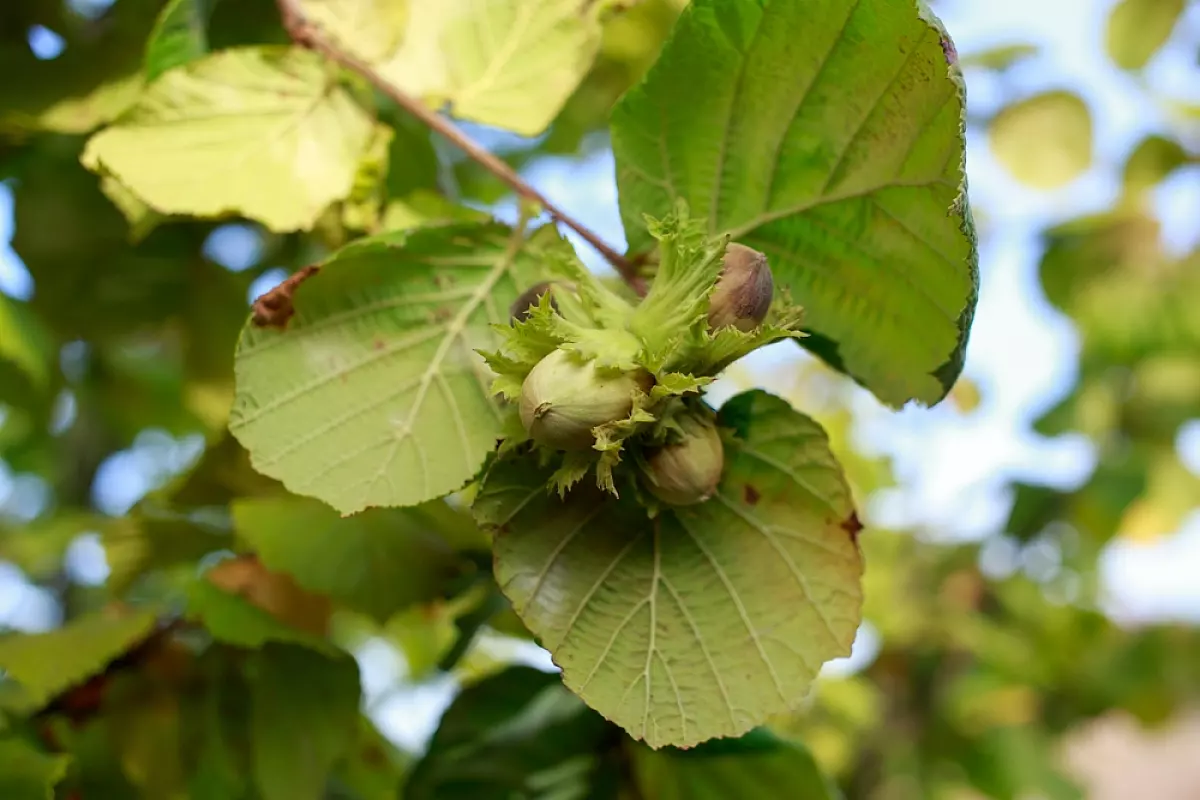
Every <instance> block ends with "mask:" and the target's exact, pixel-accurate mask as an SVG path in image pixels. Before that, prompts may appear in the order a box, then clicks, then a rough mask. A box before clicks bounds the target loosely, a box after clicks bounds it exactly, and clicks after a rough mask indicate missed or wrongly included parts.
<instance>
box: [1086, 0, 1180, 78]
mask: <svg viewBox="0 0 1200 800" xmlns="http://www.w3.org/2000/svg"><path fill="white" fill-rule="evenodd" d="M1184 4H1185V0H1120V2H1119V3H1117V4H1116V6H1114V7H1113V10H1112V12H1111V13H1110V14H1109V17H1108V25H1107V28H1106V30H1105V43H1106V44H1107V46H1108V55H1109V56H1110V57H1111V58H1112V60H1113V61H1115V62H1116V64H1117V66H1119V67H1121V68H1122V69H1141V68H1142V67H1144V66H1146V64H1147V62H1149V61H1150V59H1151V58H1153V57H1154V54H1155V53H1156V52H1158V49H1159V48H1160V47H1162V46H1163V45H1164V44H1166V41H1167V39H1169V38H1171V31H1173V30H1174V29H1175V23H1176V22H1177V21H1178V20H1179V15H1180V14H1182V13H1183V7H1184Z"/></svg>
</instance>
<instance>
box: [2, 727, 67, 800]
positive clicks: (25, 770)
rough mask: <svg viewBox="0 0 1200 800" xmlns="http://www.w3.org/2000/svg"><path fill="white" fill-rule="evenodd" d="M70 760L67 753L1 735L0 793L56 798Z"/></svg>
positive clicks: (25, 799)
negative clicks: (48, 750) (59, 752)
mask: <svg viewBox="0 0 1200 800" xmlns="http://www.w3.org/2000/svg"><path fill="white" fill-rule="evenodd" d="M69 763H70V759H69V758H68V757H67V756H63V755H57V756H52V755H49V754H47V753H43V752H41V751H39V750H35V749H34V748H33V747H31V746H30V745H28V744H26V743H25V742H23V741H21V740H19V739H0V797H3V798H4V800H53V798H54V787H55V786H56V785H57V784H58V782H59V781H61V780H62V779H63V778H64V777H66V774H67V765H68V764H69Z"/></svg>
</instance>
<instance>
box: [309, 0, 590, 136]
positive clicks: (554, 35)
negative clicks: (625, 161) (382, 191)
mask: <svg viewBox="0 0 1200 800" xmlns="http://www.w3.org/2000/svg"><path fill="white" fill-rule="evenodd" d="M302 5H303V7H304V9H305V13H306V15H307V16H308V17H309V18H310V19H311V20H313V21H314V22H316V23H318V24H319V25H320V26H321V27H322V28H324V29H325V30H327V31H329V32H330V33H331V34H332V35H333V36H335V37H336V38H337V39H338V40H339V41H340V42H341V43H342V44H343V46H345V47H347V48H349V49H350V50H351V51H353V52H355V53H357V54H358V55H360V56H361V57H362V58H365V59H367V60H368V61H370V62H372V63H373V64H374V66H375V68H376V69H377V70H378V72H379V73H380V74H381V75H382V76H383V77H384V78H385V79H386V80H387V81H388V82H390V83H392V84H394V85H395V86H396V87H398V88H399V89H402V90H403V91H405V92H407V93H409V94H412V95H415V96H417V97H419V98H421V99H423V100H424V101H425V102H426V103H428V104H429V105H431V106H433V107H435V108H436V107H440V106H442V105H444V104H449V106H450V110H451V113H453V114H454V115H455V116H457V117H460V118H462V119H469V120H473V121H475V122H482V123H485V124H488V125H494V126H496V127H500V128H506V129H508V130H511V131H515V132H517V133H520V134H524V135H526V136H533V135H536V134H538V133H541V132H542V131H544V130H545V129H546V127H547V126H548V125H549V124H550V122H551V121H552V120H553V119H554V117H555V115H556V114H557V113H558V111H559V109H561V108H562V106H563V103H565V102H566V100H567V98H568V97H570V95H571V93H572V92H573V91H574V90H575V87H576V86H578V85H579V82H580V81H581V80H582V79H583V76H584V75H586V74H587V72H588V70H589V69H590V68H591V65H592V61H593V60H594V59H595V57H596V52H597V50H598V49H599V46H600V34H601V26H600V14H601V12H602V11H603V10H604V8H605V7H606V6H608V5H609V3H607V2H590V1H588V0H489V2H486V3H480V2H477V0H438V2H412V3H405V2H390V3H389V2H383V0H304V2H303V3H302Z"/></svg>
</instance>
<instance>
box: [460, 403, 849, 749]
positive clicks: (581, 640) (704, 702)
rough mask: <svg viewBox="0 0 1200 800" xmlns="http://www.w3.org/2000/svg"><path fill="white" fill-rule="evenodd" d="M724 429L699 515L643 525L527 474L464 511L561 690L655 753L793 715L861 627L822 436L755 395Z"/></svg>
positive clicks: (837, 485)
mask: <svg viewBox="0 0 1200 800" xmlns="http://www.w3.org/2000/svg"><path fill="white" fill-rule="evenodd" d="M719 422H720V425H721V426H722V427H724V428H728V429H731V430H732V435H731V436H730V437H729V439H728V443H727V445H726V448H725V451H726V454H725V458H726V463H725V471H724V477H723V479H722V481H721V483H720V486H719V489H718V493H717V495H716V496H714V497H713V498H712V499H710V500H708V501H707V502H704V503H701V504H699V505H695V506H689V507H685V508H681V509H677V510H668V511H665V512H663V513H661V514H660V515H658V516H657V517H656V518H654V519H653V520H652V519H650V518H649V517H648V515H647V513H646V511H645V509H643V508H642V507H641V506H640V505H639V504H638V503H637V502H636V501H635V500H634V499H633V498H632V496H625V494H624V493H623V496H622V497H621V498H620V499H615V498H612V497H611V496H608V495H605V494H603V493H602V492H601V491H600V490H599V489H597V488H596V487H593V486H591V485H589V484H586V483H585V484H582V485H580V486H579V487H577V488H575V489H573V490H572V491H570V492H569V493H568V494H567V496H566V498H565V499H559V498H558V497H557V496H555V495H552V494H550V493H548V492H547V491H546V488H545V486H546V474H547V471H546V470H545V469H542V468H539V467H538V466H537V464H536V463H535V462H534V461H533V460H532V459H517V460H512V461H503V462H499V463H497V464H496V465H495V466H493V468H492V469H491V470H490V471H489V472H488V474H487V477H486V478H485V480H484V483H483V485H482V487H481V489H480V491H479V494H478V495H477V497H476V500H475V505H474V511H475V514H476V518H477V519H478V520H479V521H480V522H481V524H483V525H485V526H486V527H489V528H490V529H491V530H492V531H493V535H494V547H495V554H496V563H495V571H496V579H497V581H498V582H499V584H500V586H501V588H502V589H503V591H504V593H505V595H506V596H507V597H508V598H509V600H510V601H512V604H513V608H514V609H515V610H516V612H517V614H519V615H520V617H521V619H522V620H523V621H524V622H525V624H526V625H527V626H528V628H529V629H530V631H531V632H532V633H533V634H534V635H535V636H537V637H538V638H539V640H540V641H541V643H542V644H543V646H545V647H546V648H547V649H549V651H550V653H551V654H552V656H553V657H554V661H555V663H557V664H558V665H559V666H560V667H561V668H562V670H563V680H564V682H565V683H566V685H567V687H568V688H570V689H571V690H572V691H574V692H575V693H576V694H578V695H579V696H580V697H581V698H583V700H584V701H585V702H587V703H588V705H590V706H591V707H592V708H594V709H595V710H597V711H599V712H600V713H601V714H603V715H604V716H606V717H607V718H609V719H610V720H612V721H613V722H615V723H617V724H618V725H620V726H621V727H622V728H624V729H625V730H626V731H628V732H629V734H630V735H631V736H633V737H634V738H637V739H643V740H645V741H646V743H647V744H649V745H650V746H651V747H655V748H657V747H662V746H664V745H676V746H680V747H687V746H691V745H694V744H696V743H698V742H701V741H704V740H707V739H710V738H713V737H717V736H738V735H740V734H742V733H745V732H746V731H748V730H750V729H751V728H753V727H755V726H756V725H759V724H761V723H762V722H763V721H764V720H766V719H767V718H768V717H770V716H772V715H775V714H778V713H780V712H781V710H786V709H789V708H796V707H797V705H798V704H799V703H800V702H801V701H802V700H803V698H804V697H805V695H806V694H807V693H808V690H809V688H810V686H811V683H812V681H813V679H814V678H815V677H816V675H817V672H818V671H819V670H820V668H821V665H822V664H824V663H825V662H826V661H828V660H830V659H833V658H837V657H840V656H845V655H847V654H849V652H850V645H851V643H852V642H853V640H854V636H855V633H856V631H857V629H858V625H859V622H860V615H861V604H862V595H861V589H860V584H859V581H860V578H861V574H862V561H861V557H860V554H859V549H858V544H857V533H858V530H859V526H858V523H857V517H856V515H855V512H854V507H853V504H852V501H851V497H850V490H849V488H848V486H847V484H846V481H845V479H844V477H843V475H842V471H841V469H840V467H839V466H838V464H837V462H836V460H835V459H834V457H833V454H832V453H831V452H830V450H829V443H828V440H827V438H826V435H825V433H824V431H823V430H822V429H821V428H820V427H819V426H818V425H817V424H816V423H815V422H813V421H812V420H811V419H809V418H808V417H805V416H803V415H801V414H799V413H797V412H795V411H793V410H792V409H791V407H790V406H788V404H787V403H786V402H784V401H783V400H780V399H778V398H775V397H772V396H770V395H768V394H766V393H764V392H759V391H754V392H748V393H745V394H742V395H739V396H738V397H736V398H734V399H732V400H730V401H729V402H728V403H727V404H726V405H725V407H724V408H723V409H722V411H721V414H720V417H719ZM629 494H630V495H631V494H632V493H629Z"/></svg>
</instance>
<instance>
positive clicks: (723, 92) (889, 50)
mask: <svg viewBox="0 0 1200 800" xmlns="http://www.w3.org/2000/svg"><path fill="white" fill-rule="evenodd" d="M951 48H952V46H951V45H950V43H949V38H948V37H947V36H946V34H945V32H944V31H943V30H942V29H941V27H940V24H939V23H937V21H936V20H935V19H934V18H932V17H931V16H928V15H922V14H920V13H919V12H918V6H917V3H915V2H913V0H908V2H896V1H895V0H819V1H814V2H806V3H796V2H786V1H784V0H774V2H764V0H695V2H693V3H691V5H690V6H689V7H688V8H687V10H686V11H684V13H683V15H682V16H681V17H680V20H679V22H678V23H677V24H676V27H675V32H674V34H673V36H672V38H671V40H670V41H669V42H668V43H667V45H666V47H665V48H664V49H663V52H662V55H661V56H660V57H659V60H658V62H657V63H656V64H655V66H654V67H653V68H652V69H651V70H650V72H649V74H648V76H647V77H646V79H645V81H644V82H643V83H642V84H641V85H640V86H638V87H636V88H634V89H633V90H631V91H630V92H629V93H628V94H627V95H626V96H625V97H624V98H623V99H622V100H621V102H620V103H619V104H618V105H617V107H616V108H615V109H614V111H613V117H612V136H613V150H614V153H615V155H616V161H617V183H618V186H619V189H620V196H621V215H622V218H623V219H624V222H625V233H626V236H627V237H628V240H629V244H630V247H631V248H632V249H634V250H643V249H645V248H647V247H648V246H650V245H651V244H652V242H651V240H650V237H649V234H648V233H647V231H646V229H645V225H644V223H643V220H642V215H643V214H646V213H648V214H651V215H655V216H660V215H661V214H663V213H664V212H665V211H666V210H668V209H669V208H671V207H672V204H673V202H674V201H675V200H676V199H677V198H683V199H684V200H686V201H687V202H688V204H689V205H690V207H691V211H692V214H693V215H694V216H695V217H699V218H702V219H703V218H707V219H708V222H709V228H710V229H711V230H712V231H713V232H726V233H729V234H731V235H732V236H733V238H734V239H735V240H736V241H739V242H742V243H744V244H746V245H749V246H751V247H754V248H757V249H758V250H761V251H762V252H764V253H766V254H767V256H768V257H769V259H770V263H771V268H772V270H773V271H774V274H775V278H776V281H777V283H778V285H780V286H782V287H784V288H787V289H789V290H790V291H791V293H792V298H793V299H794V300H795V301H796V302H798V303H799V304H801V305H803V306H804V307H805V309H806V311H807V316H806V318H805V319H806V322H807V324H808V325H809V326H810V328H811V330H812V332H813V333H814V334H815V335H814V336H812V337H810V338H808V339H805V340H803V343H804V344H805V346H806V347H809V348H810V349H812V350H813V351H814V352H816V353H817V354H818V355H820V356H821V357H822V358H824V359H825V360H827V361H828V362H830V363H831V364H832V365H834V366H835V367H837V368H839V369H842V370H844V371H845V372H848V373H849V374H850V375H852V376H854V377H855V378H856V379H857V380H859V381H860V382H861V383H863V384H864V385H865V386H867V387H868V388H869V389H871V390H872V391H873V392H874V393H875V394H876V395H877V396H879V397H880V398H881V399H882V400H884V401H885V402H887V403H889V404H891V405H894V406H899V405H903V404H904V403H905V402H907V401H908V400H911V399H917V400H920V401H922V402H924V403H926V404H933V403H936V402H938V401H939V400H941V399H942V398H943V397H944V396H945V394H946V392H947V391H949V389H950V387H951V386H952V385H953V383H954V380H955V378H957V376H958V374H959V372H960V371H961V369H962V359H963V355H964V349H965V346H966V341H967V332H968V328H969V326H970V323H971V320H972V318H973V315H974V306H975V296H976V293H977V286H978V275H977V266H976V258H977V256H976V253H975V247H974V233H973V228H972V223H971V217H970V212H969V209H968V206H967V204H966V196H965V192H964V174H963V159H964V150H963V133H962V125H963V123H962V116H963V87H962V82H961V79H960V78H959V77H958V73H957V67H955V66H953V65H952V64H948V63H947V62H948V61H953V59H952V57H951V56H950V55H948V54H949V53H952V49H951Z"/></svg>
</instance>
